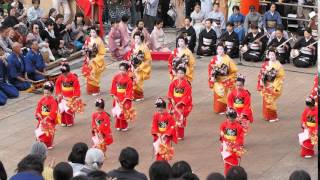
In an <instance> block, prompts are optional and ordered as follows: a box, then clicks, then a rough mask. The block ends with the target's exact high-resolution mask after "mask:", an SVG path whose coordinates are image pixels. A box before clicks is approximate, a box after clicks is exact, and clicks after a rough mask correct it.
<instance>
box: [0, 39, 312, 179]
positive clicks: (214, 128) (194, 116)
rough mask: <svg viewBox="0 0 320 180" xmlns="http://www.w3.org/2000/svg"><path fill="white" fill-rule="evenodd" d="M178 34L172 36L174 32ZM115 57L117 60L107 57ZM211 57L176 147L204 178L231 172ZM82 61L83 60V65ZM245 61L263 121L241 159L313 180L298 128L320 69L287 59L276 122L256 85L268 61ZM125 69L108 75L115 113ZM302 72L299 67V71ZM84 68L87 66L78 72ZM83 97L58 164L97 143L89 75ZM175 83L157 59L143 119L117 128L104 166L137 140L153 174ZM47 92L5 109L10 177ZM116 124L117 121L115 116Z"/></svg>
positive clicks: (276, 174)
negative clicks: (154, 123)
mask: <svg viewBox="0 0 320 180" xmlns="http://www.w3.org/2000/svg"><path fill="white" fill-rule="evenodd" d="M169 38H170V37H169ZM106 61H107V62H110V61H109V58H106ZM208 62H209V58H201V59H197V64H196V68H195V78H194V79H195V80H194V82H193V83H192V86H193V100H194V101H193V104H194V109H193V111H192V113H191V114H190V117H189V122H188V128H187V130H186V138H185V140H184V141H182V142H179V144H178V145H175V151H176V154H175V157H174V160H173V161H172V162H170V163H173V162H174V161H178V160H186V161H188V162H189V163H190V164H191V166H192V168H193V171H194V172H195V173H196V174H197V175H199V176H200V178H201V179H205V177H206V176H207V175H208V174H209V173H210V172H213V171H218V172H223V164H222V160H221V157H220V151H219V147H220V146H219V141H218V135H219V130H218V129H219V125H220V123H221V122H222V121H223V120H224V117H223V116H220V115H216V114H214V113H213V112H212V92H210V90H209V88H208V85H207V65H208ZM79 65H80V63H75V64H74V65H73V67H74V68H77V67H78V66H79ZM245 65H249V66H252V67H249V66H239V69H240V72H241V73H242V74H244V75H246V76H247V82H246V85H247V88H248V89H249V90H250V91H251V93H252V104H253V110H254V118H255V121H254V123H253V124H252V128H251V131H250V132H249V134H248V135H247V137H246V139H245V141H246V147H247V150H248V152H247V153H246V154H245V155H244V156H243V158H242V161H241V165H242V166H243V167H244V168H245V169H246V170H247V172H248V175H249V179H257V180H283V179H288V177H289V174H290V173H291V172H292V171H294V170H296V169H305V170H307V171H308V172H309V173H310V174H311V175H312V179H316V177H317V161H316V158H312V159H308V160H305V159H302V158H301V157H300V156H299V150H300V148H299V144H298V136H297V134H298V133H299V131H300V125H299V121H300V116H301V113H302V111H303V108H304V99H305V97H306V96H307V95H308V93H309V92H310V89H311V87H312V83H313V75H312V73H314V72H315V71H316V68H310V69H296V68H294V67H293V66H292V65H285V68H286V70H287V71H286V79H285V84H284V91H283V95H282V96H281V98H280V99H279V103H278V105H279V114H280V122H278V123H274V124H270V123H267V122H265V121H263V120H262V115H261V107H262V99H261V96H260V95H259V94H258V93H257V92H256V91H255V87H256V82H257V74H258V71H259V68H257V67H260V64H259V63H258V64H248V63H246V64H245ZM116 71H117V63H113V64H111V65H110V66H108V69H107V70H106V72H105V73H104V78H103V87H102V92H103V94H102V96H103V98H105V99H106V102H107V107H106V109H107V111H108V112H110V110H111V98H110V96H109V95H108V90H109V87H110V83H111V78H112V76H113V75H114V74H115V72H116ZM295 71H299V72H295ZM75 72H78V73H79V70H78V69H77V70H75ZM81 84H82V91H83V93H82V98H83V99H84V101H85V102H86V103H87V107H86V110H85V112H84V113H83V114H77V116H76V125H75V126H74V127H71V128H62V127H57V132H56V138H55V145H56V146H55V148H54V149H53V150H50V151H49V157H48V160H50V159H52V158H55V159H56V161H57V162H59V161H66V160H67V156H68V154H69V152H70V150H71V147H72V145H73V144H74V143H76V142H80V141H82V142H86V143H88V144H89V145H91V139H90V138H91V137H90V122H91V119H90V117H91V116H90V115H91V113H92V111H93V109H94V100H95V97H92V96H88V95H85V87H84V86H83V85H84V81H83V78H81ZM168 85H169V76H168V71H167V64H166V62H164V61H161V62H153V67H152V77H151V79H150V80H148V81H146V84H145V95H146V98H145V100H144V101H143V102H139V103H135V104H134V106H135V108H136V109H137V111H138V117H137V121H136V122H135V123H133V124H130V127H131V128H130V130H129V131H128V132H125V133H123V132H117V131H115V129H114V128H113V129H112V130H113V136H114V144H112V145H111V146H110V148H109V150H108V153H107V159H106V161H105V164H104V166H103V170H105V171H109V170H111V169H113V168H117V167H118V166H119V163H118V162H117V159H118V155H119V152H120V150H121V149H122V148H124V147H126V146H132V147H134V148H136V149H137V150H138V151H139V154H140V164H139V166H138V167H137V169H138V170H140V171H142V172H144V173H147V172H148V167H149V166H150V164H151V163H152V162H153V160H154V159H153V157H152V137H151V135H150V128H151V120H152V114H153V112H154V109H153V107H154V105H153V104H154V100H155V98H156V97H158V96H165V95H166V93H167V89H168ZM39 98H40V95H34V94H22V95H21V97H20V98H19V99H16V100H10V101H9V102H8V105H7V106H4V107H1V108H0V160H2V161H3V163H4V164H5V167H6V169H7V171H8V173H9V174H10V175H12V174H13V173H14V169H15V168H16V164H17V162H18V161H19V160H20V159H21V158H22V157H23V156H25V155H26V154H27V153H28V151H29V149H30V145H31V144H32V142H33V141H34V140H35V137H34V127H35V125H36V120H35V119H34V110H35V106H36V102H37V101H38V100H39ZM113 123H114V122H113Z"/></svg>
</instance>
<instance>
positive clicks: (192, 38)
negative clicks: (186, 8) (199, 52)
mask: <svg viewBox="0 0 320 180" xmlns="http://www.w3.org/2000/svg"><path fill="white" fill-rule="evenodd" d="M180 31H181V35H182V36H184V37H185V38H187V39H188V44H187V45H188V48H189V49H190V51H191V52H192V53H193V52H194V48H195V47H196V42H197V35H196V31H195V30H194V28H193V27H192V25H191V18H190V17H186V18H184V27H182V28H181V29H180ZM178 37H179V36H178ZM176 47H178V38H177V40H176Z"/></svg>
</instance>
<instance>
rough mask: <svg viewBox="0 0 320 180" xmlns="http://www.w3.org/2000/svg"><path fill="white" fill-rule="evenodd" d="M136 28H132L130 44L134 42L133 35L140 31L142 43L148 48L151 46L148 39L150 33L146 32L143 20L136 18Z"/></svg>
mask: <svg viewBox="0 0 320 180" xmlns="http://www.w3.org/2000/svg"><path fill="white" fill-rule="evenodd" d="M136 26H137V27H136V28H134V29H133V30H132V32H131V34H132V37H131V44H132V45H133V44H134V39H133V35H134V34H135V33H136V32H137V31H141V32H142V34H143V37H144V43H145V44H146V46H148V48H149V49H150V48H151V40H150V34H149V32H148V30H147V29H146V28H145V27H144V22H143V20H138V21H137V23H136Z"/></svg>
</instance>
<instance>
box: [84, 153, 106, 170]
mask: <svg viewBox="0 0 320 180" xmlns="http://www.w3.org/2000/svg"><path fill="white" fill-rule="evenodd" d="M104 158H105V157H104V154H103V152H102V151H101V150H100V149H97V148H90V149H89V150H88V151H87V154H86V159H85V165H84V166H83V167H82V168H81V170H80V174H81V175H88V174H89V173H90V172H93V171H96V170H99V169H101V167H102V165H103V162H104Z"/></svg>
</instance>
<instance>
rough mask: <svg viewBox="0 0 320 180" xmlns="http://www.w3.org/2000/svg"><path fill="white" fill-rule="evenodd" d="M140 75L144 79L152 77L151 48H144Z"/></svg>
mask: <svg viewBox="0 0 320 180" xmlns="http://www.w3.org/2000/svg"><path fill="white" fill-rule="evenodd" d="M139 67H140V71H139V72H140V73H139V74H140V75H141V79H142V80H146V79H149V78H150V75H151V53H150V51H149V49H145V50H144V61H143V62H142V63H141V64H140V66H139Z"/></svg>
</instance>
